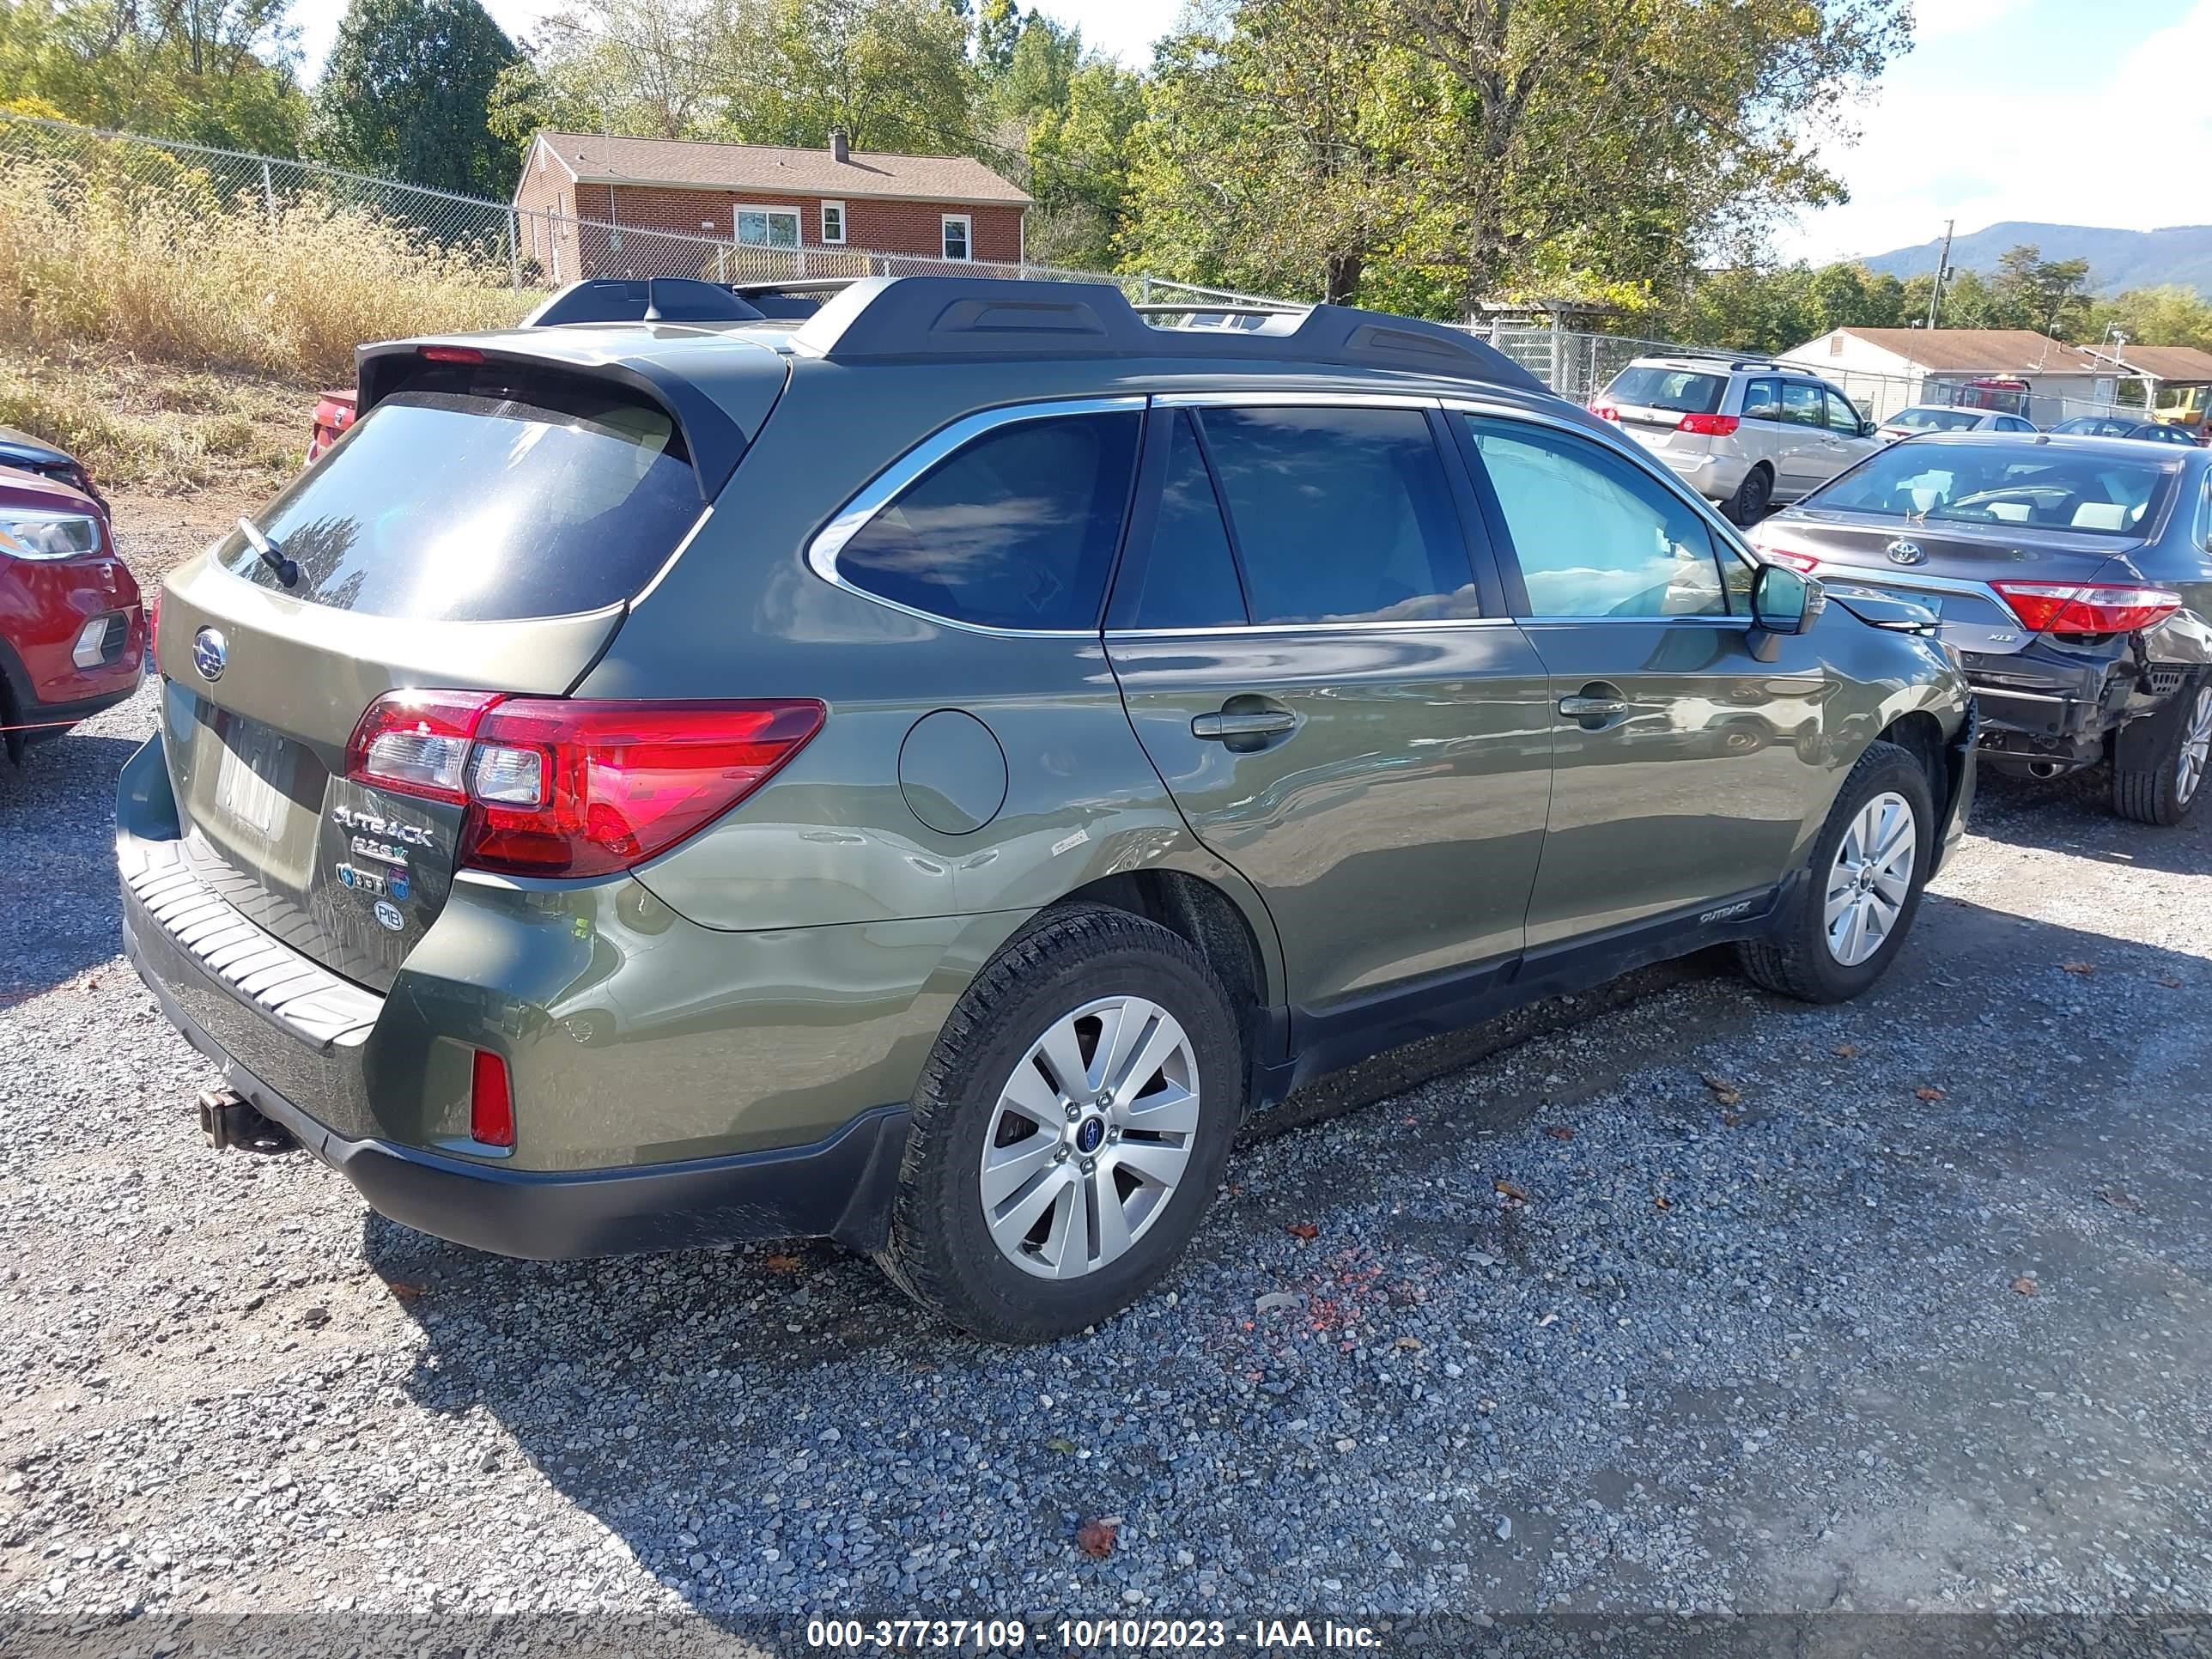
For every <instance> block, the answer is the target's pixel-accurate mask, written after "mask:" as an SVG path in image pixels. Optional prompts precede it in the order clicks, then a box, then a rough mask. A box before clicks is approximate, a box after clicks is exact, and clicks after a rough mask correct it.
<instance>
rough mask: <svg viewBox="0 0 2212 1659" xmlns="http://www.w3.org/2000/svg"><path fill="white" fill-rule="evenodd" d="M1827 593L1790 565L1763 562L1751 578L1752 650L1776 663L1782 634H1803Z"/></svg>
mask: <svg viewBox="0 0 2212 1659" xmlns="http://www.w3.org/2000/svg"><path fill="white" fill-rule="evenodd" d="M1826 598H1827V596H1826V594H1825V593H1823V592H1821V591H1820V583H1818V582H1816V581H1814V580H1813V579H1812V578H1811V577H1810V576H1808V575H1807V574H1804V572H1802V571H1801V570H1792V569H1791V568H1790V567H1789V566H1788V565H1786V564H1763V565H1761V566H1759V574H1757V575H1755V576H1753V578H1752V579H1751V653H1752V655H1753V656H1754V657H1756V658H1757V659H1759V661H1761V662H1772V661H1773V660H1774V659H1775V658H1776V656H1777V655H1778V654H1779V653H1780V651H1781V648H1782V645H1781V641H1782V636H1783V635H1789V634H1802V633H1803V632H1804V631H1805V630H1806V629H1808V628H1810V627H1811V626H1812V625H1813V619H1814V617H1818V616H1819V615H1820V608H1821V606H1822V605H1823V604H1824V603H1825V602H1826Z"/></svg>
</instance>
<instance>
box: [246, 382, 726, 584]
mask: <svg viewBox="0 0 2212 1659" xmlns="http://www.w3.org/2000/svg"><path fill="white" fill-rule="evenodd" d="M703 506H704V503H703V502H702V501H701V500H700V495H699V482H698V478H697V476H696V474H695V473H694V472H693V471H692V470H691V465H690V459H689V458H688V456H687V455H686V453H685V452H684V445H683V440H682V437H681V435H679V434H678V432H677V430H676V428H675V423H674V422H672V421H671V419H670V418H669V416H668V415H667V413H666V412H665V410H661V409H659V408H658V407H656V406H654V405H653V404H644V403H641V402H636V401H631V400H627V399H624V398H620V397H611V396H606V395H603V394H601V393H599V392H594V391H587V390H585V389H583V388H582V387H581V386H580V385H578V384H576V383H574V382H564V383H562V385H561V386H543V387H536V388H532V389H531V390H529V391H528V392H519V395H515V396H500V395H496V394H483V395H479V394H477V393H475V392H400V393H398V394H396V395H395V396H393V397H391V398H386V400H385V401H384V402H382V403H380V404H378V405H377V406H376V407H375V408H374V409H373V410H370V411H369V413H368V415H367V416H365V417H364V418H363V419H362V421H360V422H358V423H357V424H356V425H355V427H354V428H353V429H352V430H351V431H350V432H349V433H348V434H347V435H346V436H345V438H344V439H343V441H341V442H340V443H339V444H338V445H337V447H335V448H333V449H332V450H331V453H329V454H328V455H327V456H325V458H324V459H322V460H321V462H319V464H318V465H314V466H312V467H310V468H309V469H308V470H307V471H306V472H304V473H303V474H301V477H299V479H298V480H297V481H296V482H295V483H293V484H292V486H291V487H290V488H289V489H287V490H285V492H284V493H283V495H279V496H278V497H277V498H276V501H275V502H274V503H272V504H271V505H270V507H268V508H267V510H266V511H264V513H261V515H260V516H259V518H258V520H255V522H256V524H257V525H258V527H259V529H260V531H261V533H262V536H263V538H264V539H265V540H266V541H267V542H268V543H270V544H271V549H272V551H273V552H274V553H275V554H276V556H278V557H281V558H283V559H288V560H289V561H291V562H292V563H293V564H294V565H295V566H296V567H297V570H298V580H297V581H296V582H295V583H294V584H292V585H290V586H287V585H286V584H285V583H284V582H283V579H282V577H281V576H280V575H279V574H278V572H277V570H276V568H275V567H274V565H273V564H272V563H271V562H270V561H269V560H267V559H264V557H262V556H260V555H259V554H258V553H257V551H256V550H255V549H254V548H253V547H252V545H251V544H249V543H248V540H247V538H246V537H245V536H244V535H243V534H241V533H239V532H233V533H232V535H231V536H230V537H229V538H228V540H227V541H225V542H224V544H222V548H221V550H220V551H219V553H218V557H220V558H221V559H222V562H223V563H224V564H225V565H226V566H227V567H228V568H229V569H230V570H231V571H232V572H233V573H234V574H237V575H240V576H243V577H245V578H246V580H249V581H252V582H255V583H258V585H260V586H264V587H269V588H273V589H275V590H276V591H277V592H283V593H289V594H290V595H292V596H293V597H295V598H297V599H308V600H312V601H313V602H314V603H315V604H317V605H329V606H331V607H333V608H334V609H337V610H341V611H362V612H364V613H366V614H368V615H370V616H379V617H422V618H424V619H426V620H433V621H441V622H489V621H501V620H508V619H513V618H515V617H558V616H565V615H568V614H570V613H572V612H575V611H596V610H599V608H600V607H602V606H605V605H615V604H619V603H620V602H621V601H623V600H624V599H630V598H632V597H634V596H635V594H636V593H637V592H638V590H639V589H641V587H643V586H645V585H646V583H647V582H648V581H650V580H652V579H653V574H654V573H655V572H657V571H658V570H659V568H660V567H661V566H662V565H663V564H664V563H665V562H666V561H667V559H668V556H669V555H670V554H671V553H672V552H674V551H675V550H676V548H677V546H678V544H679V543H680V542H682V540H683V539H684V536H685V535H686V534H687V533H688V532H690V528H691V526H693V525H694V524H695V523H696V522H697V520H698V518H699V514H700V513H701V511H702V508H703Z"/></svg>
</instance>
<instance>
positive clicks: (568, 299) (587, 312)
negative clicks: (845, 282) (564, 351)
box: [522, 276, 767, 328]
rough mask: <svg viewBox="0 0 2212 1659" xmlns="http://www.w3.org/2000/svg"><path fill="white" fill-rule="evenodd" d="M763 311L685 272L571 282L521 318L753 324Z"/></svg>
mask: <svg viewBox="0 0 2212 1659" xmlns="http://www.w3.org/2000/svg"><path fill="white" fill-rule="evenodd" d="M766 314H767V313H764V312H763V311H762V310H761V309H760V307H757V306H755V305H752V304H750V303H748V302H747V301H745V300H744V299H743V298H742V297H740V296H739V295H737V294H735V293H733V292H732V290H730V289H727V288H725V287H724V286H722V284H720V283H702V282H698V281H696V280H694V279H693V278H691V277H689V276H646V277H641V278H635V279H631V278H623V277H612V276H598V277H592V278H588V279H586V281H583V282H580V283H569V284H568V287H566V288H564V289H562V290H561V291H560V292H559V293H558V294H556V295H553V296H551V297H550V299H548V300H547V301H545V302H544V304H543V305H541V306H539V307H538V309H537V310H535V311H533V312H532V313H530V314H529V315H528V316H527V317H526V318H524V319H522V321H523V325H524V326H525V327H526V328H557V327H559V326H561V325H562V324H564V323H757V322H758V321H760V320H761V319H762V318H763V316H765V315H766Z"/></svg>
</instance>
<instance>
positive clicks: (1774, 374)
mask: <svg viewBox="0 0 2212 1659" xmlns="http://www.w3.org/2000/svg"><path fill="white" fill-rule="evenodd" d="M1590 412H1591V413H1592V414H1594V415H1596V416H1600V417H1601V418H1602V419H1605V420H1608V421H1613V422H1618V423H1619V424H1620V428H1621V430H1622V431H1624V432H1626V434H1628V435H1629V436H1630V437H1632V438H1634V439H1635V440H1636V441H1638V443H1640V444H1642V445H1643V446H1644V447H1645V448H1646V449H1648V450H1650V452H1651V453H1653V454H1654V455H1656V456H1657V457H1658V458H1659V459H1661V460H1662V461H1664V462H1665V463H1666V464H1667V465H1668V466H1669V467H1670V468H1672V469H1673V470H1674V472H1675V473H1676V474H1678V475H1679V476H1680V478H1681V480H1682V482H1683V483H1686V484H1688V485H1689V486H1690V487H1691V488H1692V489H1694V490H1696V491H1697V492H1698V493H1699V495H1703V496H1704V497H1705V499H1706V500H1707V501H1716V502H1718V503H1719V505H1720V507H1721V510H1722V511H1723V513H1727V514H1728V516H1729V518H1731V519H1733V520H1735V522H1736V523H1738V524H1742V525H1751V524H1757V523H1758V522H1759V520H1760V519H1761V518H1762V517H1764V516H1765V513H1766V509H1767V508H1768V507H1771V506H1774V505H1776V504H1778V503H1780V502H1786V501H1796V499H1797V498H1798V497H1799V496H1801V495H1806V494H1808V492H1809V491H1811V490H1813V489H1816V488H1818V487H1819V486H1820V485H1821V484H1824V483H1826V482H1827V481H1828V480H1829V479H1831V478H1832V477H1835V476H1836V474H1838V472H1841V471H1844V468H1846V467H1849V466H1851V465H1856V464H1857V462H1859V461H1861V460H1863V459H1865V458H1866V457H1867V456H1869V455H1871V454H1873V453H1875V452H1876V451H1877V450H1879V449H1881V447H1882V442H1881V439H1880V438H1878V437H1876V436H1875V423H1874V422H1872V421H1870V420H1869V419H1868V418H1867V417H1866V416H1863V414H1861V413H1860V412H1859V410H1858V408H1857V405H1855V404H1853V403H1852V402H1851V400H1850V398H1846V397H1845V396H1844V394H1843V393H1842V392H1838V391H1837V390H1836V388H1835V387H1833V386H1830V385H1829V384H1828V383H1827V382H1826V380H1821V379H1820V378H1819V377H1818V376H1816V375H1813V374H1808V373H1806V372H1805V371H1804V370H1803V369H1802V368H1790V366H1789V365H1788V364H1786V363H1778V362H1771V361H1769V360H1767V359H1765V358H1737V359H1733V360H1731V359H1729V358H1726V357H1697V356H1680V357H1638V359H1637V360H1636V361H1635V362H1632V363H1631V364H1630V365H1629V366H1628V367H1627V368H1624V369H1622V370H1621V371H1620V374H1616V375H1614V376H1613V383H1612V384H1611V385H1610V386H1607V387H1606V389H1605V390H1604V391H1603V392H1601V393H1600V394H1599V395H1598V396H1597V397H1596V398H1595V399H1593V400H1592V402H1591V404H1590Z"/></svg>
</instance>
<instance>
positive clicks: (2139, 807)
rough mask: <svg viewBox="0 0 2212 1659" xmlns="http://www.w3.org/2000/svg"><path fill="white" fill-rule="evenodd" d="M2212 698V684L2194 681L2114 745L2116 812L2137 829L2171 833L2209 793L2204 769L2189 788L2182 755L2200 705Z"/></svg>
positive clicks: (2113, 780)
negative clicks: (2145, 827) (2144, 825)
mask: <svg viewBox="0 0 2212 1659" xmlns="http://www.w3.org/2000/svg"><path fill="white" fill-rule="evenodd" d="M2207 697H2212V682H2208V681H2204V680H2191V681H2190V682H2188V683H2187V684H2185V685H2183V687H2182V688H2181V690H2179V691H2177V692H2175V693H2174V694H2173V696H2171V697H2169V698H2168V699H2167V700H2166V707H2165V708H2161V709H2160V710H2159V711H2158V713H2156V714H2151V715H2148V716H2147V717H2146V718H2144V719H2143V720H2138V721H2136V722H2135V723H2134V724H2133V725H2132V726H2129V727H2127V728H2125V729H2124V730H2123V731H2122V732H2120V733H2119V734H2118V736H2117V737H2115V738H2113V739H2112V811H2115V812H2117V813H2118V814H2119V816H2120V817H2124V818H2130V819H2133V820H2134V821H2135V822H2136V823H2155V824H2158V825H2160V826H2161V827H2162V828H2166V829H2171V828H2172V826H2173V825H2175V824H2177V823H2181V822H2182V821H2183V820H2184V819H2185V818H2186V817H2188V816H2189V815H2190V813H2191V812H2192V811H2195V810H2196V806H2197V801H2198V800H2199V799H2201V798H2202V797H2203V793H2204V775H2203V771H2202V770H2201V769H2200V770H2199V771H2198V772H2197V775H2196V776H2195V778H2194V779H2193V780H2191V781H2186V782H2185V780H2184V777H2183V774H2182V766H2181V757H2182V749H2183V746H2184V745H2185V744H2186V743H2187V742H2188V741H2189V735H2190V727H2191V721H2192V718H2193V717H2194V716H2196V715H2197V712H2198V706H2199V700H2200V699H2203V698H2207Z"/></svg>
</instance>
